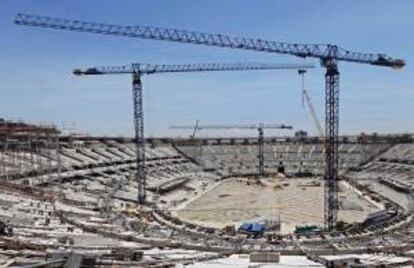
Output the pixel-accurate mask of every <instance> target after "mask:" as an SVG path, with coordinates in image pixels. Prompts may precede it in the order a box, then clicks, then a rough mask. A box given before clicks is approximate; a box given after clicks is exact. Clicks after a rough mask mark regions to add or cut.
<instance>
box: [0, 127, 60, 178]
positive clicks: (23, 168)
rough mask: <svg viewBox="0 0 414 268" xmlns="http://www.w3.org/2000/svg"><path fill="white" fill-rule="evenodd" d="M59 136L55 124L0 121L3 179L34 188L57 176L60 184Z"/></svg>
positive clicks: (1, 172) (0, 164)
mask: <svg viewBox="0 0 414 268" xmlns="http://www.w3.org/2000/svg"><path fill="white" fill-rule="evenodd" d="M59 134H60V132H59V131H58V130H57V129H56V127H54V126H53V125H34V124H27V123H24V122H13V121H7V120H4V119H0V179H1V180H2V181H10V182H18V183H23V184H28V185H31V184H32V182H33V180H36V182H37V183H39V182H41V181H43V179H44V178H45V177H47V176H55V177H56V178H55V180H53V181H56V182H57V183H59V182H60V181H61V178H60V173H61V161H60V149H59ZM45 181H46V180H45Z"/></svg>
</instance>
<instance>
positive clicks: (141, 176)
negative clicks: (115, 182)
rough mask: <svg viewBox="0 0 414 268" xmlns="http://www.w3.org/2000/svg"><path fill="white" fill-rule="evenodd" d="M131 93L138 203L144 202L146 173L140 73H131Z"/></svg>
mask: <svg viewBox="0 0 414 268" xmlns="http://www.w3.org/2000/svg"><path fill="white" fill-rule="evenodd" d="M132 94H133V101H134V126H135V150H136V152H135V154H136V165H137V170H136V173H135V179H136V180H137V183H138V204H141V205H143V204H145V201H146V188H147V174H146V166H145V138H144V112H143V107H142V84H141V74H140V73H138V72H136V73H134V74H133V75H132Z"/></svg>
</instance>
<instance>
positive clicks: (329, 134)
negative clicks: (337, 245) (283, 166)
mask: <svg viewBox="0 0 414 268" xmlns="http://www.w3.org/2000/svg"><path fill="white" fill-rule="evenodd" d="M324 66H325V67H326V74H325V82H326V84H325V86H326V88H325V89H326V92H325V94H326V95H325V116H326V117H325V136H326V149H325V150H326V155H325V157H326V167H325V228H326V229H327V230H334V229H335V228H336V223H337V219H338V207H339V204H338V144H339V138H338V129H339V71H338V66H337V63H336V61H335V60H332V59H327V60H326V61H325V62H324Z"/></svg>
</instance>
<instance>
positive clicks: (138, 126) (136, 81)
mask: <svg viewBox="0 0 414 268" xmlns="http://www.w3.org/2000/svg"><path fill="white" fill-rule="evenodd" d="M301 68H305V69H307V68H313V65H310V64H308V65H306V64H265V63H229V64H219V63H205V64H183V65H179V64H175V65H165V64H163V65H152V64H141V63H134V64H131V65H125V66H102V67H92V68H87V69H84V70H83V69H75V70H73V74H75V75H110V74H132V94H133V104H134V126H135V147H136V148H135V149H136V166H137V169H136V174H135V176H136V180H137V182H138V203H139V204H142V205H143V204H145V202H146V185H147V179H146V166H145V138H144V113H143V104H142V103H143V97H142V82H141V76H142V75H148V74H154V73H183V72H205V71H246V70H271V69H279V70H285V69H292V70H297V69H301Z"/></svg>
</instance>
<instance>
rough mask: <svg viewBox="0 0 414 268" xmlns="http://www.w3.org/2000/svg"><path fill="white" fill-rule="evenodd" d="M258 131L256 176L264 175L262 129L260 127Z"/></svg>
mask: <svg viewBox="0 0 414 268" xmlns="http://www.w3.org/2000/svg"><path fill="white" fill-rule="evenodd" d="M257 130H258V131H259V140H258V146H259V148H258V156H257V157H258V158H259V170H258V175H259V176H263V175H264V148H263V147H264V141H263V127H262V126H260V127H259V128H258V129H257Z"/></svg>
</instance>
